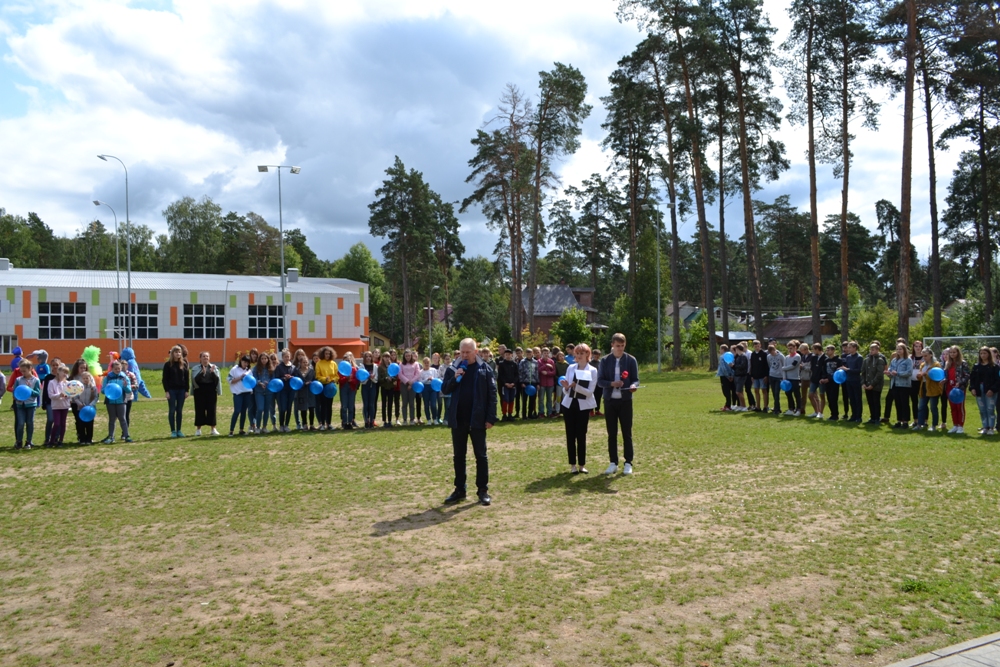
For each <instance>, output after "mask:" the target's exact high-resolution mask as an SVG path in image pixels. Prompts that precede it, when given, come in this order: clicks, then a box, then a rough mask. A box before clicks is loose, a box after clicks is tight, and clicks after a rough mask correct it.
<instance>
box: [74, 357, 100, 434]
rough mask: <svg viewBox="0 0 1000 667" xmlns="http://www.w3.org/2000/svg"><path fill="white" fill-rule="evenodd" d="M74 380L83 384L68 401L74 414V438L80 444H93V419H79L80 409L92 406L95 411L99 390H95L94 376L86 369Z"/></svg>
mask: <svg viewBox="0 0 1000 667" xmlns="http://www.w3.org/2000/svg"><path fill="white" fill-rule="evenodd" d="M76 380H77V381H78V382H79V383H80V384H82V385H83V391H81V392H80V393H79V394H77V395H76V396H74V397H73V398H72V400H71V401H70V407H71V408H72V409H73V414H74V415H75V416H76V420H77V422H76V439H77V441H78V442H79V443H80V444H81V445H92V444H94V420H93V419H91V420H90V421H84V420H82V419H80V410H82V409H83V408H85V407H91V408H94V412H95V414H96V412H97V401H98V400H99V399H100V397H101V396H100V392H99V391H97V384H96V383H95V382H94V376H93V375H91V374H90V373H89V372H88V371H83V372H82V373H80V374H79V375H77V376H76Z"/></svg>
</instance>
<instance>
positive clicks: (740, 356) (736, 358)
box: [733, 343, 750, 412]
mask: <svg viewBox="0 0 1000 667" xmlns="http://www.w3.org/2000/svg"><path fill="white" fill-rule="evenodd" d="M749 373H750V358H749V357H747V354H746V348H745V347H743V343H738V344H737V345H736V351H735V352H734V353H733V397H734V398H735V399H736V408H735V410H737V411H738V412H746V411H747V404H746V401H745V399H744V394H743V389H744V388H745V387H746V383H747V376H748V375H749Z"/></svg>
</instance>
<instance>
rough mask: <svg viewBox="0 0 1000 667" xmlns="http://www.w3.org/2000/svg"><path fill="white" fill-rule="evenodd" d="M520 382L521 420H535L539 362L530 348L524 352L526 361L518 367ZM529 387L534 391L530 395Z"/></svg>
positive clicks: (522, 361)
mask: <svg viewBox="0 0 1000 667" xmlns="http://www.w3.org/2000/svg"><path fill="white" fill-rule="evenodd" d="M517 372H518V382H519V383H520V388H521V419H535V418H536V417H537V416H538V414H537V412H536V411H535V406H536V403H535V398H536V397H537V396H536V395H537V393H538V362H537V361H535V357H534V351H533V350H532V349H531V348H530V347H529V348H528V349H526V350H525V351H524V359H522V360H521V363H519V364H518V365H517ZM528 387H531V388H532V389H533V390H534V391H532V392H530V393H529V390H528Z"/></svg>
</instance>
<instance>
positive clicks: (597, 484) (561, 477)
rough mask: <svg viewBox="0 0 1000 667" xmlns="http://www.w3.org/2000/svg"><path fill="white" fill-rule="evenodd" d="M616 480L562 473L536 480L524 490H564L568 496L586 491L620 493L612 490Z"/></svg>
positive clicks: (539, 491) (590, 475) (536, 491)
mask: <svg viewBox="0 0 1000 667" xmlns="http://www.w3.org/2000/svg"><path fill="white" fill-rule="evenodd" d="M613 481H614V478H612V477H607V476H606V475H596V474H593V473H591V474H588V475H574V474H573V473H570V472H562V473H559V474H557V475H552V476H551V477H545V478H543V479H538V480H535V481H534V482H531V483H530V484H528V485H527V486H526V487H524V490H525V491H526V492H528V493H542V492H544V491H552V490H554V489H563V493H565V494H566V495H568V496H571V495H576V494H578V493H582V492H584V491H587V492H590V493H609V494H614V493H618V489H614V488H611V483H612V482H613Z"/></svg>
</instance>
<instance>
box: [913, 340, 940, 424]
mask: <svg viewBox="0 0 1000 667" xmlns="http://www.w3.org/2000/svg"><path fill="white" fill-rule="evenodd" d="M923 358H924V360H923V363H921V364H920V407H919V408H917V421H916V423H915V424H913V426H912V427H911V428H912V429H913V430H916V429H920V428H924V427H926V426H927V410H928V406H929V407H930V414H931V427H930V429H929V430H931V431H934V430H936V429H937V425H938V412H939V411H938V401H940V400H941V394H943V393H944V388H943V385H942V382H941V380H934V379H933V378H932V377H931V375H932V371H933V370H934V369H935V368H941V364H939V363H938V362H937V360H936V359H935V358H934V352H933V351H931V349H930V348H929V347H925V348H924V349H923Z"/></svg>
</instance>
